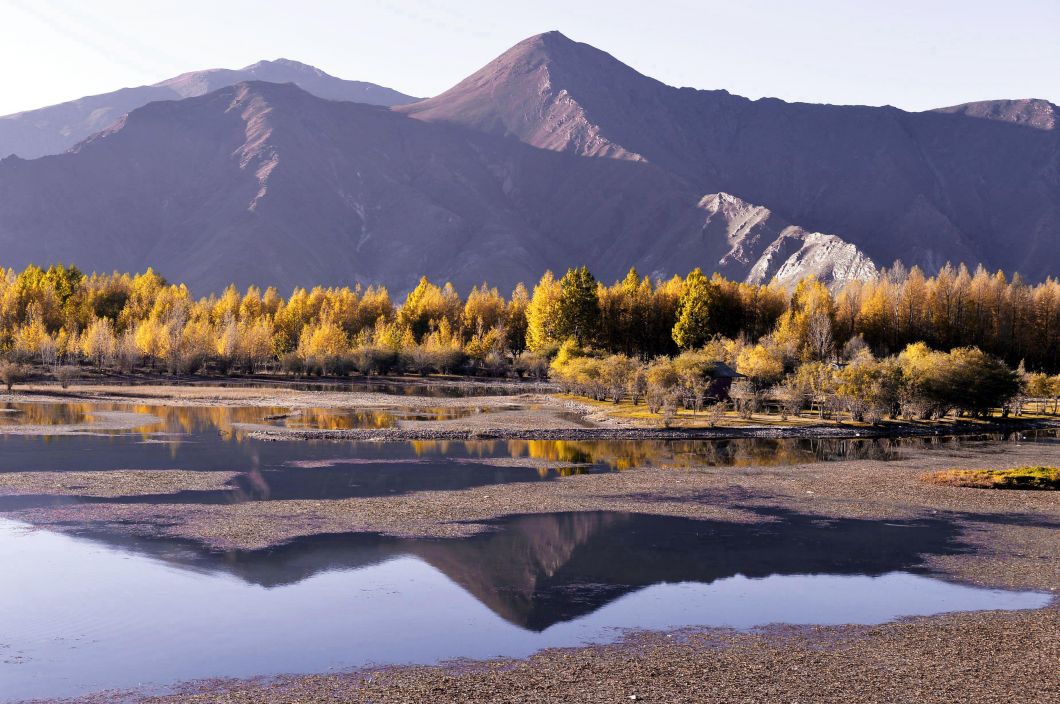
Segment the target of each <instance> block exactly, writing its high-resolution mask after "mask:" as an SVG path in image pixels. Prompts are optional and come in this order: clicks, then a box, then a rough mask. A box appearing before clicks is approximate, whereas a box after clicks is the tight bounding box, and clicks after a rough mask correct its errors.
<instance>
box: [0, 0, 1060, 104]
mask: <svg viewBox="0 0 1060 704" xmlns="http://www.w3.org/2000/svg"><path fill="white" fill-rule="evenodd" d="M552 29H558V30H560V31H561V32H563V33H564V34H566V35H567V36H569V37H571V38H572V39H575V40H578V41H582V42H587V43H589V44H592V45H594V46H596V47H598V48H600V49H603V50H605V51H607V52H609V53H611V54H613V55H614V56H616V57H617V58H618V59H620V60H622V61H623V62H625V63H627V64H629V65H631V66H633V67H634V68H635V69H637V70H639V71H640V72H641V73H645V74H647V75H649V76H653V77H655V78H658V79H660V80H662V81H664V82H666V83H669V84H671V85H676V86H691V87H695V88H709V89H714V88H724V89H726V90H729V91H731V92H733V93H737V94H739V95H744V96H747V97H751V98H759V97H763V96H773V97H778V98H783V99H785V100H799V101H808V102H826V103H847V104H866V105H884V104H890V105H896V106H898V107H901V108H905V109H910V110H922V109H927V108H932V107H940V106H944V105H951V104H955V103H962V102H968V101H972V100H984V99H993V98H1027V97H1036V98H1046V99H1048V100H1051V101H1052V102H1054V103H1060V0H1006V1H1005V2H996V0H995V1H992V2H988V1H986V0H916V1H913V0H887V1H886V2H873V1H872V0H846V1H842V0H725V1H718V0H699V1H698V2H697V1H695V0H651V1H650V2H646V1H645V0H609V1H606V2H604V1H601V0H597V1H596V2H579V1H578V0H566V1H556V0H535V1H534V2H524V3H508V2H497V0H461V1H459V2H457V1H444V0H406V1H404V2H397V1H391V0H349V1H347V2H340V1H338V0H335V1H332V2H326V1H323V0H300V1H299V2H293V1H292V2H278V1H271V0H212V1H203V0H165V1H162V0H158V1H154V2H152V1H150V0H91V2H84V1H83V0H81V1H78V0H0V61H2V64H0V65H3V66H4V71H3V78H2V79H0V115H4V114H8V113H12V112H16V111H19V110H25V109H31V108H36V107H41V106H44V105H50V104H53V103H58V102H62V101H65V100H70V99H73V98H77V97H80V96H83V95H91V94H95V93H103V92H108V91H111V90H115V89H117V88H121V87H124V86H133V85H141V84H144V83H154V82H156V81H159V80H162V79H164V78H168V77H171V76H173V75H176V74H179V73H183V72H185V71H191V70H197V69H203V68H215V67H224V68H239V67H241V66H245V65H247V64H251V63H254V62H255V61H258V60H261V59H274V58H279V57H285V58H289V59H296V60H298V61H303V62H305V63H308V64H313V65H314V66H317V67H319V68H321V69H323V70H325V71H327V72H328V73H331V74H333V75H336V76H339V77H342V78H349V79H356V80H364V81H371V82H373V83H378V84H381V85H385V86H388V87H390V88H394V89H396V90H400V91H402V92H405V93H409V94H412V95H418V96H428V95H434V94H437V93H439V92H441V91H443V90H445V89H446V88H447V87H449V86H451V85H452V84H454V83H455V82H457V81H458V80H459V79H461V78H463V77H464V76H466V75H467V74H469V73H471V72H472V71H474V70H475V69H477V68H479V67H480V66H482V65H483V64H485V63H486V62H487V61H489V60H490V59H492V58H493V57H494V56H496V55H497V54H500V53H501V52H503V51H504V50H505V49H507V48H508V47H509V46H511V45H512V44H515V43H516V42H517V41H519V40H520V39H523V38H525V37H527V36H530V35H532V34H537V33H539V32H544V31H548V30H552Z"/></svg>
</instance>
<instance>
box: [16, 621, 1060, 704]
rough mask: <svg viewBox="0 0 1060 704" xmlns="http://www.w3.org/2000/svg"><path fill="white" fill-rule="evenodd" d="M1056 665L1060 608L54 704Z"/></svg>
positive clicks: (1047, 698) (889, 697)
mask: <svg viewBox="0 0 1060 704" xmlns="http://www.w3.org/2000/svg"><path fill="white" fill-rule="evenodd" d="M984 657H988V658H989V662H988V663H984V662H983V658H984ZM1058 659H1060V607H1058V606H1057V604H1056V601H1055V600H1054V602H1053V603H1052V604H1051V605H1049V606H1046V607H1044V608H1041V609H1035V610H1031V611H973V612H963V613H961V612H957V613H943V614H938V615H935V616H914V617H906V618H902V619H898V620H895V621H890V622H887V623H883V624H878V625H832V626H829V625H819V626H789V625H773V626H766V627H763V628H758V629H753V630H749V631H746V630H734V629H728V628H709V627H708V628H685V629H678V630H672V631H632V632H627V633H625V634H624V635H623V636H622V637H621V638H620V639H619V640H617V641H616V642H613V643H607V644H598V645H587V646H582V647H573V648H547V649H544V650H540V651H537V652H536V653H533V654H532V655H530V656H529V657H526V658H521V659H520V658H495V659H484V660H456V661H449V662H441V663H436V664H431V665H419V664H410V665H391V666H384V667H362V668H351V669H340V670H339V671H337V672H324V673H314V674H301V675H272V676H260V677H254V678H245V679H239V678H213V679H205V680H198V681H191V682H185V683H182V684H179V685H175V686H172V687H168V688H167V692H166V693H163V694H148V693H145V692H142V691H141V692H137V691H136V690H131V691H128V690H127V691H124V692H102V693H98V694H90V695H86V696H82V697H77V698H73V699H62V700H58V699H55V700H45V701H48V702H54V703H55V704H61V703H65V704H113V702H114V701H127V700H129V699H134V700H135V701H139V702H142V703H143V704H301V703H302V702H307V701H313V702H331V703H342V704H362V703H363V704H368V703H370V702H371V703H374V702H426V701H430V702H461V703H466V702H483V703H485V702H516V701H518V702H556V701H577V702H616V701H646V702H686V701H696V702H704V703H705V704H723V703H724V704H728V703H729V702H733V701H742V702H761V703H763V704H764V703H766V702H777V701H793V702H794V701H799V702H816V703H821V704H847V702H852V701H857V702H865V703H866V704H892V703H893V702H900V701H917V702H931V703H937V704H943V703H946V704H948V703H949V702H953V701H961V702H969V703H970V704H978V703H979V702H982V703H983V704H994V703H995V702H1000V701H1021V702H1027V703H1028V704H1036V703H1041V704H1045V702H1051V701H1055V697H1054V695H1055V682H1053V683H1052V684H1051V683H1050V679H1049V676H1048V675H1047V674H1045V673H1048V672H1050V671H1053V670H1054V669H1055V664H1056V662H1057V660H1058ZM781 673H783V674H782V675H781ZM1043 675H1044V676H1043ZM35 704H44V703H43V702H36V703H35Z"/></svg>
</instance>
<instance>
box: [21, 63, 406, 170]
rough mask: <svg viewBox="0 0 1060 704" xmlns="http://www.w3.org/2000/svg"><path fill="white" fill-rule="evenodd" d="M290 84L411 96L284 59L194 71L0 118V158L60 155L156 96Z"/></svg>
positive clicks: (340, 95) (393, 101) (346, 93)
mask: <svg viewBox="0 0 1060 704" xmlns="http://www.w3.org/2000/svg"><path fill="white" fill-rule="evenodd" d="M255 80H257V81H269V82H271V83H294V84H295V85H297V86H299V87H300V88H302V89H303V90H306V91H308V92H309V93H312V94H313V95H316V96H318V97H321V98H326V99H328V100H348V101H352V102H356V103H368V104H369V105H403V104H405V103H411V102H413V101H415V100H416V98H413V97H411V96H408V95H404V94H402V93H398V92H397V91H395V90H391V89H390V88H384V87H383V86H377V85H375V84H373V83H363V82H361V81H347V80H343V79H341V78H335V77H334V76H330V75H328V74H326V73H324V72H323V71H321V70H320V69H318V68H314V67H312V66H308V65H306V64H303V63H299V62H297V61H291V60H289V59H277V60H275V61H259V62H258V63H256V64H252V65H250V66H247V67H245V68H242V69H239V70H230V69H210V70H207V71H194V72H191V73H185V74H182V75H180V76H177V77H175V78H170V79H168V80H165V81H162V82H161V83H156V84H154V85H150V86H139V87H137V88H122V89H121V90H117V91H114V92H112V93H104V94H102V95H93V96H88V97H85V98H80V99H78V100H72V101H70V102H67V103H61V104H59V105H52V106H50V107H46V108H41V109H39V110H29V111H26V112H20V113H16V114H14V115H7V116H4V117H0V158H2V157H5V156H8V155H10V154H17V155H18V156H20V157H22V158H24V159H34V158H36V157H39V156H44V155H46V154H59V153H62V152H64V151H66V150H67V149H69V148H70V147H72V146H74V145H75V144H77V143H78V142H80V141H81V140H83V139H85V138H86V137H88V136H89V135H91V134H93V133H95V132H98V131H99V130H101V129H103V128H105V127H108V126H109V125H110V124H111V123H113V122H114V121H115V120H117V119H118V118H119V117H121V116H122V115H124V114H125V113H127V112H129V111H130V110H135V109H136V108H139V107H142V106H144V105H147V104H148V103H151V102H154V101H156V100H181V99H183V98H191V97H195V96H200V95H205V94H206V93H211V92H213V91H215V90H217V89H219V88H224V87H225V86H230V85H234V84H236V83H240V82H243V81H255Z"/></svg>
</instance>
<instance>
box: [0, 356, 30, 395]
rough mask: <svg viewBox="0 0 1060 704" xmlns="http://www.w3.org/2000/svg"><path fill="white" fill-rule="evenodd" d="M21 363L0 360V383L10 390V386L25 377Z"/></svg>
mask: <svg viewBox="0 0 1060 704" xmlns="http://www.w3.org/2000/svg"><path fill="white" fill-rule="evenodd" d="M25 377H26V374H25V372H24V371H23V369H22V365H20V364H15V363H14V362H0V383H2V384H3V385H4V386H6V387H7V390H8V391H10V390H11V387H12V386H14V385H15V384H17V383H19V382H20V381H22V380H23V379H25Z"/></svg>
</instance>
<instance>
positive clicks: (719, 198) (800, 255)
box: [699, 193, 878, 288]
mask: <svg viewBox="0 0 1060 704" xmlns="http://www.w3.org/2000/svg"><path fill="white" fill-rule="evenodd" d="M699 207H700V208H701V209H702V210H704V211H706V213H707V217H706V221H705V223H704V225H703V234H704V237H706V238H708V239H722V238H724V240H725V242H726V244H727V245H728V248H729V249H728V251H727V252H726V254H725V255H724V256H723V257H722V258H721V259H720V260H719V261H718V271H719V272H721V273H722V274H723V275H725V276H727V277H728V278H731V279H735V280H744V281H747V282H749V283H756V284H765V283H769V282H771V281H775V282H777V283H779V284H781V285H783V286H786V287H788V288H794V287H795V285H796V284H797V283H798V282H799V281H801V280H802V279H804V278H806V277H809V276H815V277H817V279H818V280H820V281H822V282H824V283H826V284H828V285H830V286H833V287H839V286H841V285H842V284H843V283H845V282H847V281H852V280H858V281H867V280H871V279H875V278H876V277H877V275H878V272H877V268H876V265H875V264H874V263H873V261H872V260H871V259H869V258H868V257H867V256H866V255H865V253H864V252H862V251H861V250H859V249H858V248H857V247H856V246H855V245H853V244H851V243H849V242H846V241H844V240H843V239H842V238H840V237H838V236H836V235H828V234H824V233H821V232H810V231H808V230H806V229H804V228H802V227H799V226H797V225H791V224H788V223H787V222H785V221H784V220H783V219H781V218H779V217H777V216H776V215H774V214H773V212H772V211H770V210H769V209H768V208H766V207H764V206H761V205H753V204H751V203H747V202H746V201H744V200H742V199H740V198H737V197H736V196H734V195H730V194H728V193H714V194H711V195H708V196H705V197H704V198H703V199H702V200H701V201H700V202H699Z"/></svg>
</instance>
